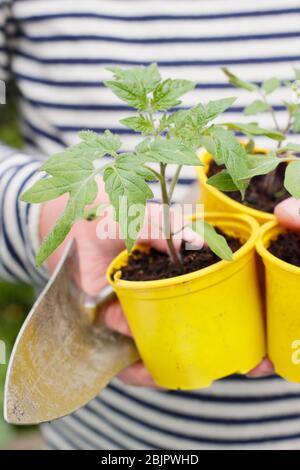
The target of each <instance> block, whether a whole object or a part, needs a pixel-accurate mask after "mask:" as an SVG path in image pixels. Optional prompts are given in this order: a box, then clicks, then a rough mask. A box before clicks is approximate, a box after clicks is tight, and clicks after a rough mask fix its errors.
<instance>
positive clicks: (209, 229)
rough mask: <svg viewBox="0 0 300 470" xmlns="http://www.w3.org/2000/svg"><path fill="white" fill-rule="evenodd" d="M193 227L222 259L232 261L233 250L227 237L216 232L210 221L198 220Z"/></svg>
mask: <svg viewBox="0 0 300 470" xmlns="http://www.w3.org/2000/svg"><path fill="white" fill-rule="evenodd" d="M191 227H192V229H193V230H194V231H195V232H197V233H198V234H199V235H200V237H202V238H204V240H205V241H206V243H207V244H208V246H209V248H210V249H211V250H212V251H213V252H214V253H215V254H216V255H217V256H218V257H219V258H221V259H224V260H226V261H232V259H233V258H232V251H231V249H230V247H229V246H228V243H227V241H226V238H225V237H223V236H222V235H220V234H219V233H217V232H216V230H215V228H214V227H213V226H212V225H210V224H209V223H208V222H206V221H203V220H197V221H196V222H194V223H192V224H191Z"/></svg>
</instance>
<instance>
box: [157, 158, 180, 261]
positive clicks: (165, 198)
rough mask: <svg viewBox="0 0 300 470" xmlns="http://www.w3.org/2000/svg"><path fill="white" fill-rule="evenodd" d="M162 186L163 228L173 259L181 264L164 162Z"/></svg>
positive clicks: (161, 167) (162, 164)
mask: <svg viewBox="0 0 300 470" xmlns="http://www.w3.org/2000/svg"><path fill="white" fill-rule="evenodd" d="M160 174H161V180H160V187H161V196H162V203H163V218H164V220H163V230H164V235H165V238H166V241H167V245H168V250H169V254H170V256H171V258H172V261H173V262H174V263H175V264H180V263H181V262H180V258H179V256H178V253H177V251H176V249H175V246H174V242H173V234H172V230H171V219H170V199H169V195H168V191H167V183H166V165H165V164H164V163H161V164H160Z"/></svg>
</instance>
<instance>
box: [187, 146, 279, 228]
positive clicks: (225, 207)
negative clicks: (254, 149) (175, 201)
mask: <svg viewBox="0 0 300 470" xmlns="http://www.w3.org/2000/svg"><path fill="white" fill-rule="evenodd" d="M260 151H261V152H264V150H261V149H260ZM200 158H201V160H202V162H203V163H204V166H197V167H196V171H197V174H198V178H199V181H200V187H201V192H200V202H201V203H202V204H204V209H205V211H208V212H209V211H220V212H234V213H242V214H247V215H250V216H251V217H254V219H256V220H257V222H258V223H259V224H260V225H262V224H264V223H265V222H270V221H274V220H275V216H274V215H273V214H269V213H268V212H263V211H259V210H257V209H252V208H251V207H247V206H245V205H244V204H241V203H240V202H237V201H235V200H234V199H232V198H230V197H229V196H227V195H226V193H223V192H222V191H220V190H219V189H217V188H214V187H213V186H211V185H209V184H207V183H206V181H207V173H208V170H209V165H210V163H211V161H212V156H211V155H210V154H209V153H208V152H206V151H203V152H201V154H200Z"/></svg>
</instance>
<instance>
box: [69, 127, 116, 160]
mask: <svg viewBox="0 0 300 470" xmlns="http://www.w3.org/2000/svg"><path fill="white" fill-rule="evenodd" d="M78 135H79V137H80V138H81V139H82V140H83V141H84V142H85V143H86V144H87V145H88V146H89V147H91V148H93V147H94V146H95V147H96V148H99V149H100V148H101V149H102V151H103V152H104V151H105V152H106V153H107V154H112V153H114V152H117V151H118V150H119V148H120V147H121V139H120V137H119V136H118V135H117V134H113V133H112V132H111V131H110V130H108V129H106V131H104V133H103V134H97V132H94V131H80V132H79V134H78Z"/></svg>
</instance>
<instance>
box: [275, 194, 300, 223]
mask: <svg viewBox="0 0 300 470" xmlns="http://www.w3.org/2000/svg"><path fill="white" fill-rule="evenodd" d="M299 211H300V199H295V198H294V197H290V198H288V199H285V200H284V201H282V202H280V203H279V204H278V205H277V206H276V208H275V211H274V213H275V215H276V217H277V219H278V222H279V223H280V224H281V225H284V226H285V227H287V228H289V229H292V230H300V214H299Z"/></svg>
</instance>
